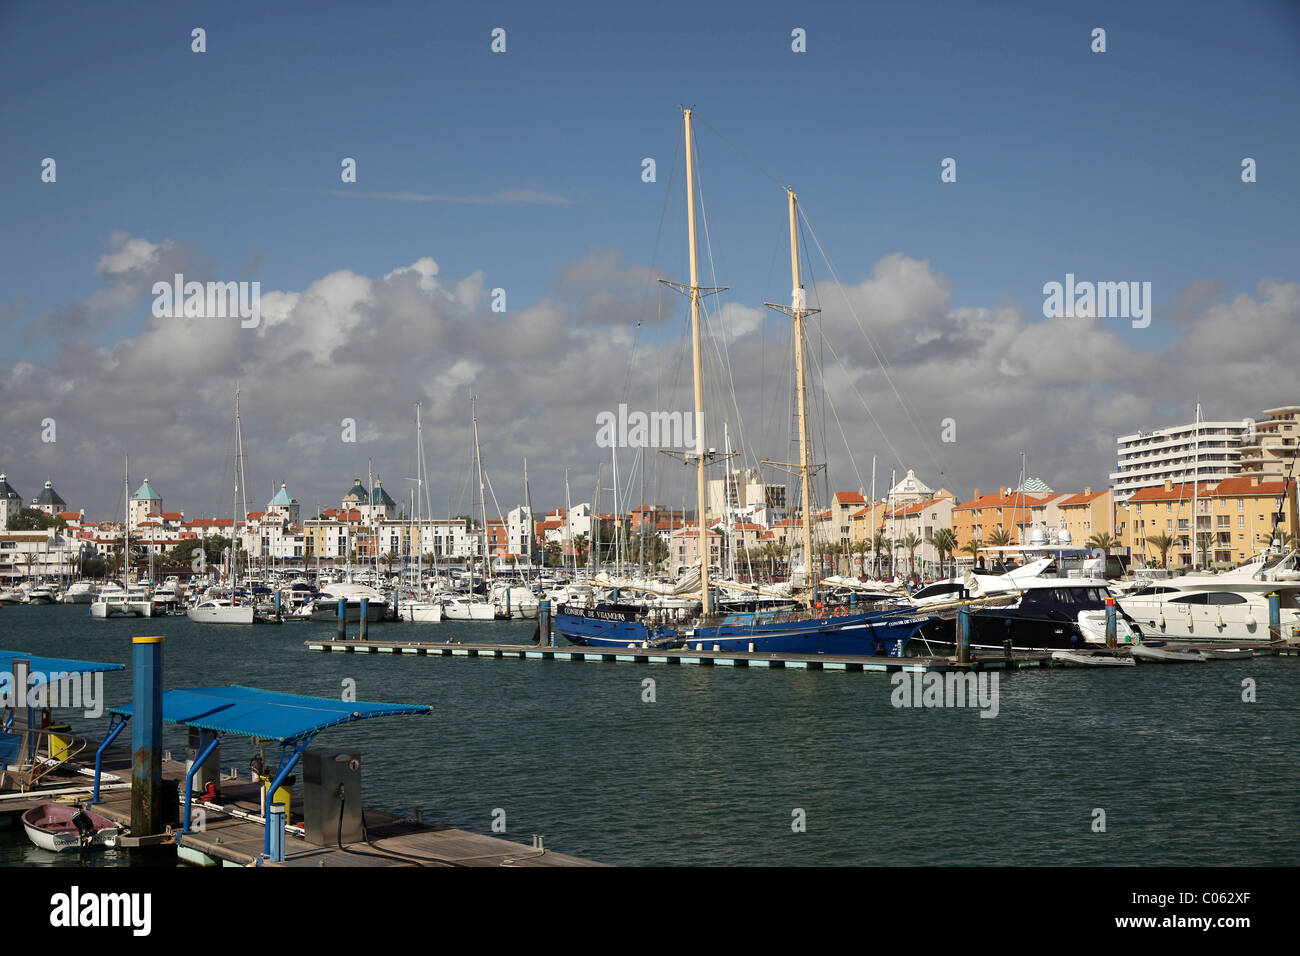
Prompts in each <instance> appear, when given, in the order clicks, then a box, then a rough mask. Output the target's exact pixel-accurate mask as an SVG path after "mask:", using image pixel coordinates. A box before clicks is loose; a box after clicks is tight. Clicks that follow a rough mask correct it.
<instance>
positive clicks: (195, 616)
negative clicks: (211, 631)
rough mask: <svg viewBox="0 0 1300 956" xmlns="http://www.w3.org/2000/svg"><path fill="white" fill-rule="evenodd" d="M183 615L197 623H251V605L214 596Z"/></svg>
mask: <svg viewBox="0 0 1300 956" xmlns="http://www.w3.org/2000/svg"><path fill="white" fill-rule="evenodd" d="M185 616H186V617H188V618H189V619H190V620H191V621H194V622H195V623H197V624H252V623H253V606H252V605H251V604H236V603H235V602H233V601H229V600H226V599H224V598H214V599H213V600H211V601H204V602H203V603H201V604H197V605H195V606H194V607H192V608H190V609H189V610H188V611H186V612H185Z"/></svg>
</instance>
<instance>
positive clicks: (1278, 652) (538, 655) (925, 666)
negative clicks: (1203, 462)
mask: <svg viewBox="0 0 1300 956" xmlns="http://www.w3.org/2000/svg"><path fill="white" fill-rule="evenodd" d="M304 643H305V646H306V647H307V648H308V649H310V650H313V651H323V652H326V653H342V654H413V655H416V656H424V657H471V658H490V659H502V658H504V659H510V660H525V661H604V662H607V663H608V662H615V663H631V664H696V665H700V666H703V667H763V668H775V669H778V670H824V671H869V672H879V673H895V672H897V671H909V672H910V671H922V672H928V671H934V672H938V673H943V672H947V671H993V670H1003V671H1005V670H1023V669H1026V668H1041V667H1072V666H1075V665H1072V664H1069V663H1066V662H1063V661H1057V660H1053V659H1052V652H1051V651H1014V652H1012V654H1011V656H1010V657H1008V656H1007V655H1006V654H1005V653H1001V652H994V653H986V654H981V653H978V652H972V654H971V660H970V663H966V664H963V663H960V662H959V661H958V660H957V658H955V657H935V656H931V657H872V656H863V655H852V654H838V655H837V654H763V653H746V652H743V651H704V650H700V651H697V650H694V649H693V648H686V647H675V648H661V647H586V646H581V645H576V644H575V645H570V646H567V647H539V646H538V645H536V644H482V643H477V642H465V643H460V642H452V641H438V642H434V641H382V640H373V639H372V640H364V641H363V640H359V639H347V640H337V639H333V640H324V641H306V642H304ZM1225 646H1226V645H1225ZM1233 646H1237V645H1233ZM1241 646H1244V647H1249V648H1250V649H1251V650H1253V651H1254V652H1255V654H1256V656H1259V657H1270V656H1290V657H1294V656H1297V654H1300V648H1297V647H1293V646H1287V645H1281V646H1263V647H1260V646H1256V645H1241ZM1180 647H1181V645H1180ZM1088 650H1089V649H1088V648H1082V649H1080V652H1081V653H1087V652H1088Z"/></svg>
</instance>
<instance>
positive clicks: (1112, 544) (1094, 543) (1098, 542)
mask: <svg viewBox="0 0 1300 956" xmlns="http://www.w3.org/2000/svg"><path fill="white" fill-rule="evenodd" d="M1087 543H1088V547H1090V548H1096V549H1097V550H1099V551H1100V552H1101V553H1102V554H1110V549H1111V548H1116V547H1119V542H1118V541H1116V540H1115V538H1113V537H1112V536H1111V534H1110V532H1108V531H1098V532H1097V533H1096V534H1094V535H1093V536H1092V537H1091V538H1089V539H1088V542H1087Z"/></svg>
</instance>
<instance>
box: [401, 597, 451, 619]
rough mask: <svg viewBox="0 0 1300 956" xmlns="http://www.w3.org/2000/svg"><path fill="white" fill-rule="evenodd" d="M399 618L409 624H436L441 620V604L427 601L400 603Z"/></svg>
mask: <svg viewBox="0 0 1300 956" xmlns="http://www.w3.org/2000/svg"><path fill="white" fill-rule="evenodd" d="M400 614H401V619H402V620H403V621H408V622H410V623H411V624H437V623H438V622H440V621H441V620H442V605H441V604H438V603H435V602H432V601H429V602H421V603H418V604H404V605H402V608H401V611H400Z"/></svg>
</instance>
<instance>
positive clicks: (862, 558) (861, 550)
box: [853, 538, 871, 574]
mask: <svg viewBox="0 0 1300 956" xmlns="http://www.w3.org/2000/svg"><path fill="white" fill-rule="evenodd" d="M870 550H871V542H870V541H868V540H867V539H866V538H859V539H858V540H857V541H854V542H853V553H854V554H855V555H857V558H858V573H859V574H861V573H862V572H863V571H865V570H866V567H867V552H868V551H870Z"/></svg>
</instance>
